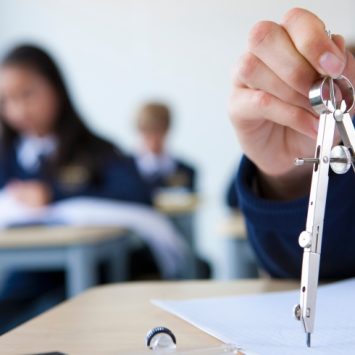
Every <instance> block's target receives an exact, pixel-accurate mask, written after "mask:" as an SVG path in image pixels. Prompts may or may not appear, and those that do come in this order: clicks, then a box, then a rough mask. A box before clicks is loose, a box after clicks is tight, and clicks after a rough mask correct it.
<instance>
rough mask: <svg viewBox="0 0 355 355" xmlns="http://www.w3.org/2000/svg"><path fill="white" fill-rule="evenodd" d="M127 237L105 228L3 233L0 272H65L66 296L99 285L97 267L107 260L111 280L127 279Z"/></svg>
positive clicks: (50, 228)
mask: <svg viewBox="0 0 355 355" xmlns="http://www.w3.org/2000/svg"><path fill="white" fill-rule="evenodd" d="M125 235H126V233H125V232H124V230H122V229H118V228H111V227H109V228H106V227H105V228H103V227H90V228H83V227H30V228H15V229H8V230H4V231H1V232H0V270H1V271H2V272H5V271H8V270H12V269H16V270H23V269H26V270H51V269H52V270H58V269H64V270H65V271H66V283H67V285H66V287H67V295H68V296H69V297H72V296H74V295H77V294H78V293H80V292H82V291H84V290H85V289H87V288H89V287H92V286H94V285H96V284H97V266H98V263H99V261H101V260H103V259H106V260H108V261H109V264H110V278H111V279H112V280H115V281H123V280H127V278H126V276H127V275H126V261H125V257H126V254H127V251H126V238H124V236H125Z"/></svg>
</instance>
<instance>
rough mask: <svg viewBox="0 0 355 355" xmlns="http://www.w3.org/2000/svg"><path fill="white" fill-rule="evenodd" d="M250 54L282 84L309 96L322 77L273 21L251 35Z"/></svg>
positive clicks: (261, 24)
mask: <svg viewBox="0 0 355 355" xmlns="http://www.w3.org/2000/svg"><path fill="white" fill-rule="evenodd" d="M249 50H250V51H251V52H252V53H253V54H254V55H255V56H256V57H258V58H259V59H260V60H261V61H262V62H263V63H265V65H266V66H268V67H269V68H270V69H271V70H272V71H273V72H274V73H275V74H276V75H277V76H278V77H279V78H280V79H281V80H282V81H284V82H285V83H287V84H288V85H289V86H290V87H291V88H293V89H294V90H296V91H297V92H299V93H300V94H302V95H304V96H308V90H309V88H310V86H311V85H312V83H313V82H314V81H315V80H316V78H317V76H318V74H317V72H316V71H315V70H314V68H312V66H311V65H310V63H308V61H307V60H306V59H305V58H304V57H303V56H302V55H301V54H300V53H299V52H298V51H297V49H296V48H295V46H294V45H293V43H292V42H291V40H290V37H289V36H288V34H287V32H286V31H285V29H284V28H282V27H281V26H280V25H278V24H276V23H273V22H269V21H263V22H259V23H258V24H256V25H255V26H254V28H253V29H252V30H251V32H250V35H249Z"/></svg>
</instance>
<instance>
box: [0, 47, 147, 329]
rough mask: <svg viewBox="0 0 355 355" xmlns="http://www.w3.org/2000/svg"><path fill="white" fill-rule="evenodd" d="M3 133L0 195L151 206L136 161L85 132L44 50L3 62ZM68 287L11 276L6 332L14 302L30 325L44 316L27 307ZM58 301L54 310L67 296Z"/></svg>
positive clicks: (51, 277)
mask: <svg viewBox="0 0 355 355" xmlns="http://www.w3.org/2000/svg"><path fill="white" fill-rule="evenodd" d="M0 131H1V136H0V189H2V190H4V191H6V193H8V194H10V195H12V196H13V197H14V198H15V199H16V200H17V201H19V202H21V203H22V204H24V205H28V206H33V207H40V206H46V205H48V204H50V203H52V202H55V201H59V200H64V199H67V198H70V197H75V196H87V197H100V198H109V199H113V200H120V201H131V202H138V203H144V204H149V203H150V196H149V192H148V190H147V188H146V186H145V184H144V182H143V181H142V179H141V178H140V176H139V174H138V172H137V169H136V167H135V164H134V161H133V159H129V158H127V157H126V156H125V155H124V154H123V153H122V152H121V151H120V150H119V149H117V148H116V147H115V146H114V145H113V144H111V143H110V142H108V141H106V140H104V139H102V138H100V137H98V136H97V135H95V134H93V133H92V132H91V131H90V130H89V129H88V128H87V127H86V125H85V124H84V122H83V121H82V120H81V118H80V116H79V115H78V113H77V111H76V110H75V108H74V106H73V104H72V102H71V99H70V97H69V94H68V91H67V89H66V86H65V84H64V81H63V78H62V76H61V73H60V72H59V69H58V67H57V66H56V64H55V63H54V61H53V59H52V58H51V57H50V56H49V55H48V54H47V53H46V52H45V51H43V50H42V49H40V48H37V47H34V46H31V45H22V46H19V47H16V48H14V49H13V50H11V51H10V52H9V53H8V54H7V55H6V56H5V57H4V59H3V60H2V62H1V65H0ZM0 213H1V212H0ZM62 284H63V275H62V274H59V273H46V272H38V273H34V272H26V273H13V274H11V275H10V276H9V277H8V278H7V280H5V284H4V287H3V289H2V290H1V292H0V301H1V305H2V307H0V313H1V314H0V319H1V320H2V321H1V324H0V325H1V327H2V330H6V329H8V328H9V327H10V326H11V325H12V323H11V322H10V321H8V322H6V321H5V320H4V318H3V317H2V316H3V315H4V313H2V310H3V308H5V309H9V303H11V304H12V303H15V309H16V311H22V313H21V316H22V319H21V318H18V321H20V320H24V319H27V318H28V317H29V316H31V315H34V314H36V312H37V311H38V310H39V309H37V311H36V310H35V306H34V305H33V304H32V306H33V307H34V308H33V310H32V314H31V313H30V314H27V315H24V312H25V310H28V309H29V308H28V305H29V303H30V302H37V300H38V298H39V297H40V296H43V295H44V294H51V292H52V291H53V292H54V290H55V289H57V288H60V286H61V285H62ZM54 295H55V301H53V302H52V304H53V303H55V302H57V301H58V300H60V299H62V297H63V295H62V294H59V296H58V293H54ZM48 302H49V301H48ZM50 305H51V303H50V302H49V303H48V304H47V306H46V307H49V306H50ZM37 306H38V307H40V304H37ZM41 307H42V310H43V303H41ZM46 307H44V308H46ZM6 327H7V328H6Z"/></svg>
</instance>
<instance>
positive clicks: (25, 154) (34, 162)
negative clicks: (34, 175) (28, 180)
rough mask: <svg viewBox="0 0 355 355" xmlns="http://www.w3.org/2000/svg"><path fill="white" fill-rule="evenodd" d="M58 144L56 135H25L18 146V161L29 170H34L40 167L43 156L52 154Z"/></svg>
mask: <svg viewBox="0 0 355 355" xmlns="http://www.w3.org/2000/svg"><path fill="white" fill-rule="evenodd" d="M57 146H58V141H57V139H56V138H55V137H54V136H46V137H36V136H31V135H24V136H22V137H21V138H20V140H19V142H18V145H17V148H16V156H17V161H18V162H19V164H20V165H21V166H22V168H24V169H25V170H27V171H30V172H34V171H36V170H37V169H38V168H39V167H40V163H41V158H43V157H47V156H50V155H52V154H53V153H54V152H55V151H56V149H57Z"/></svg>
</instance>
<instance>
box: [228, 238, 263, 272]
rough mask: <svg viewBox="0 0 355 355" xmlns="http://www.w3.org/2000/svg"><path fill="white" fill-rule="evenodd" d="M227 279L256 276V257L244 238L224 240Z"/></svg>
mask: <svg viewBox="0 0 355 355" xmlns="http://www.w3.org/2000/svg"><path fill="white" fill-rule="evenodd" d="M225 248H226V262H227V273H228V279H244V278H256V277H258V268H257V264H256V259H255V256H254V253H253V251H252V249H251V246H250V244H249V242H248V240H246V239H228V240H226V241H225Z"/></svg>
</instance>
